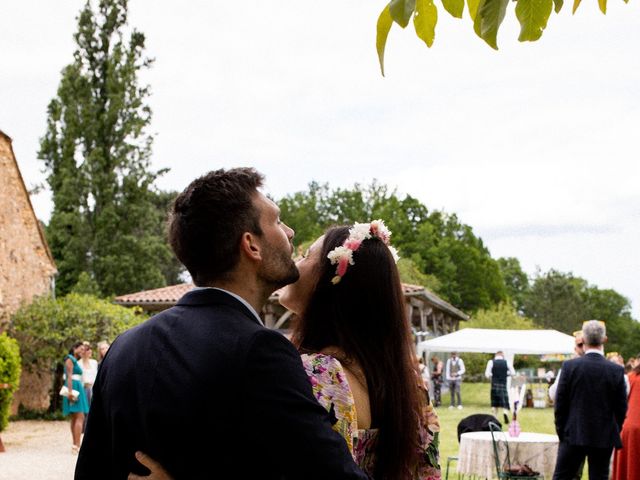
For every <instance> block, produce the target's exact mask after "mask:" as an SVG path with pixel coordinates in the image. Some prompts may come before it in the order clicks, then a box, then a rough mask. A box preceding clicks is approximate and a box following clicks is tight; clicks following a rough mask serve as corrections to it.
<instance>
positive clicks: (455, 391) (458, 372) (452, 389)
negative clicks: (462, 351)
mask: <svg viewBox="0 0 640 480" xmlns="http://www.w3.org/2000/svg"><path fill="white" fill-rule="evenodd" d="M465 371H466V370H465V368H464V362H463V361H462V359H461V358H460V357H458V353H457V352H451V357H449V358H448V359H447V364H446V365H445V368H444V377H445V380H446V381H447V383H448V384H449V393H450V394H451V404H450V405H449V408H454V407H455V406H456V401H455V400H457V404H458V409H459V410H462V399H461V398H460V385H461V384H462V375H464V372H465Z"/></svg>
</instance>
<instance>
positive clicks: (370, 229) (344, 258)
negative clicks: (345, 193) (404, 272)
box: [327, 220, 400, 285]
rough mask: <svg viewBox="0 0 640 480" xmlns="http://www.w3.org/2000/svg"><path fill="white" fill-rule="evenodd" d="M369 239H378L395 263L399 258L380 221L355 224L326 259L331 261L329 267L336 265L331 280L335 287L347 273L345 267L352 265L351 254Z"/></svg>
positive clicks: (388, 233) (387, 232)
mask: <svg viewBox="0 0 640 480" xmlns="http://www.w3.org/2000/svg"><path fill="white" fill-rule="evenodd" d="M371 237H378V238H379V239H380V240H382V241H383V243H384V244H385V245H386V246H387V247H388V248H389V251H390V252H391V255H393V259H394V260H395V261H396V262H397V261H398V260H399V259H400V257H399V256H398V251H397V250H396V249H395V248H394V247H392V246H391V245H389V240H390V238H391V232H390V231H389V229H388V228H387V227H386V225H385V224H384V222H383V221H382V220H373V221H372V222H370V223H356V224H354V225H353V227H351V228H350V229H349V236H348V237H347V239H346V240H345V241H344V243H343V244H342V245H341V246H339V247H336V248H334V249H333V250H331V251H330V252H329V254H328V255H327V258H328V259H329V261H331V265H336V264H337V265H338V267H337V268H336V275H335V276H334V277H333V278H332V279H331V283H333V284H334V285H336V284H337V283H339V282H340V280H342V277H344V274H345V273H347V267H348V266H349V265H353V264H354V261H353V252H355V251H356V250H358V249H359V248H360V245H361V244H362V242H363V241H364V240H368V239H370V238H371Z"/></svg>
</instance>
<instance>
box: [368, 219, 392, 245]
mask: <svg viewBox="0 0 640 480" xmlns="http://www.w3.org/2000/svg"><path fill="white" fill-rule="evenodd" d="M370 230H371V234H372V235H373V236H375V237H378V238H379V239H380V240H382V241H383V242H384V244H385V245H389V241H390V240H391V231H390V230H389V229H388V228H387V226H386V225H385V224H384V222H383V221H382V220H374V221H373V222H371V228H370Z"/></svg>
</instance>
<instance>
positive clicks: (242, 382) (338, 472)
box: [75, 169, 366, 480]
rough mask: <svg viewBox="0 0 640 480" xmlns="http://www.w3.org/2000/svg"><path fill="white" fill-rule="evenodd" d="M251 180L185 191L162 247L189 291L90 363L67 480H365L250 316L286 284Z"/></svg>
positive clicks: (232, 178) (279, 239) (291, 268)
mask: <svg viewBox="0 0 640 480" xmlns="http://www.w3.org/2000/svg"><path fill="white" fill-rule="evenodd" d="M262 180H263V178H262V176H261V175H260V174H259V173H257V172H256V171H255V170H253V169H232V170H228V171H225V170H217V171H214V172H210V173H209V174H207V175H205V176H203V177H201V178H199V179H196V180H194V181H193V182H192V183H191V185H189V187H187V189H186V190H185V191H184V192H182V193H181V194H180V195H179V196H178V197H177V199H176V200H175V203H174V205H173V207H172V212H171V220H170V227H169V237H170V242H171V245H172V248H173V250H174V252H175V253H176V255H177V257H178V258H179V259H180V261H181V262H182V263H184V265H185V266H186V267H187V269H188V270H189V272H190V274H191V276H192V278H193V281H194V283H195V285H197V288H196V289H194V290H192V291H191V292H189V293H187V294H186V295H184V296H183V297H182V298H181V299H180V301H179V302H178V304H177V305H176V306H175V307H173V308H170V309H169V310H166V311H164V312H162V313H160V314H158V315H155V316H154V317H152V318H151V319H150V320H148V321H146V322H144V323H142V324H141V325H139V326H137V327H135V328H133V329H131V330H128V331H127V332H125V333H123V334H122V335H120V336H119V337H118V338H117V339H116V340H115V341H114V342H113V344H112V345H111V347H110V348H109V351H108V353H107V355H106V357H105V359H104V360H103V362H102V364H101V367H100V371H99V373H98V377H97V380H96V383H95V385H94V397H93V402H92V406H91V411H90V414H89V419H88V425H87V429H86V433H85V437H84V440H83V444H82V448H81V450H80V455H79V457H78V462H77V466H76V473H75V478H76V479H125V478H127V475H128V473H129V472H134V473H136V474H139V475H144V474H146V473H148V471H146V469H145V468H144V467H142V466H141V465H140V464H139V463H138V462H137V461H136V459H135V457H134V454H135V452H136V451H143V452H145V453H146V454H148V455H149V456H150V457H152V458H154V459H155V460H157V461H158V462H159V463H160V464H161V465H163V466H164V467H165V468H166V469H167V470H168V472H169V473H170V474H171V475H172V476H173V477H174V478H175V479H176V480H182V479H189V480H192V479H204V478H207V479H218V478H219V479H255V478H261V479H328V478H331V479H365V478H366V476H365V475H364V474H363V473H362V472H361V471H360V470H359V469H358V468H357V466H356V465H355V463H354V462H353V460H352V458H351V456H350V454H349V451H348V448H347V446H346V443H345V442H344V440H343V439H342V437H341V436H340V435H339V434H337V433H336V432H334V431H333V430H332V428H331V417H330V416H329V414H328V413H327V412H326V410H325V409H324V408H323V407H321V406H320V405H319V404H318V403H317V402H316V400H315V398H314V396H313V393H312V390H311V385H310V383H309V380H308V379H307V376H306V374H305V371H304V369H303V367H302V363H301V361H300V357H299V354H298V352H297V351H296V349H295V348H294V347H293V345H292V344H291V343H290V342H289V341H288V340H287V339H286V338H285V337H283V336H282V335H281V334H280V333H278V332H275V331H273V330H269V329H267V328H265V327H264V326H263V325H262V321H261V320H260V317H259V315H258V314H257V312H258V311H260V309H261V307H262V305H263V304H264V303H265V302H266V300H267V299H268V297H269V295H270V294H271V293H272V292H273V291H274V290H275V289H277V288H279V287H282V286H284V285H286V284H288V283H291V282H293V281H295V280H296V279H297V278H298V271H297V269H296V267H295V264H294V263H293V260H292V258H291V254H292V244H291V239H292V238H293V234H294V233H293V230H291V229H290V228H289V227H288V226H286V225H285V224H284V223H282V222H281V221H280V218H279V209H278V207H277V206H276V205H275V204H274V203H273V202H272V201H271V200H269V199H268V198H267V197H266V196H264V195H263V194H262V193H261V192H260V191H259V190H258V189H259V188H260V187H261V185H262Z"/></svg>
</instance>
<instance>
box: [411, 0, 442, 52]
mask: <svg viewBox="0 0 640 480" xmlns="http://www.w3.org/2000/svg"><path fill="white" fill-rule="evenodd" d="M436 23H438V9H437V8H436V6H435V5H434V3H433V0H417V1H416V14H415V15H414V16H413V25H414V27H415V28H416V34H417V35H418V37H419V38H421V39H422V40H424V43H426V44H427V47H431V45H433V40H434V38H435V36H436Z"/></svg>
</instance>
